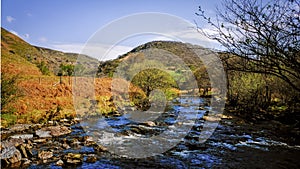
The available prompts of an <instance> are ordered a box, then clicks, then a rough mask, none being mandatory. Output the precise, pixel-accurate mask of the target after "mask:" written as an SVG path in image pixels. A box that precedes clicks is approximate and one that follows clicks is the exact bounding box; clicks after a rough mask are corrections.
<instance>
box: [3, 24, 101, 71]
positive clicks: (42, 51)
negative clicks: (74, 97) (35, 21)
mask: <svg viewBox="0 0 300 169" xmlns="http://www.w3.org/2000/svg"><path fill="white" fill-rule="evenodd" d="M1 53H2V54H1V60H2V63H1V66H2V68H1V71H2V72H8V73H12V74H20V73H21V74H26V75H40V74H41V73H44V72H41V67H42V66H44V67H46V68H47V69H49V71H50V72H49V74H54V75H56V74H57V73H58V71H59V69H60V65H61V64H66V65H68V64H74V63H75V62H76V59H77V57H78V54H76V53H65V52H61V51H56V50H52V49H47V48H43V47H38V46H33V45H31V44H29V43H27V42H25V41H24V40H22V39H21V38H19V37H18V36H16V35H14V34H12V33H10V32H9V31H7V30H5V29H4V28H1ZM80 56H81V63H82V64H94V65H87V66H90V67H94V66H95V65H96V66H97V65H98V64H99V62H98V60H96V59H94V58H91V57H89V56H86V55H80ZM79 64H80V63H79Z"/></svg>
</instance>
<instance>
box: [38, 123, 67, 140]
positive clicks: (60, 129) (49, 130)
mask: <svg viewBox="0 0 300 169" xmlns="http://www.w3.org/2000/svg"><path fill="white" fill-rule="evenodd" d="M69 133H71V130H70V129H69V128H68V127H66V126H49V127H44V128H42V129H40V130H38V131H36V135H38V136H39V137H40V138H47V137H52V136H53V137H58V136H62V135H65V134H69Z"/></svg>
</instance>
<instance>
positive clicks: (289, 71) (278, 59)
mask: <svg viewBox="0 0 300 169" xmlns="http://www.w3.org/2000/svg"><path fill="white" fill-rule="evenodd" d="M222 6H223V8H222V9H218V8H217V10H216V11H217V19H216V20H213V19H211V18H209V17H208V16H207V15H206V13H205V11H203V10H202V8H201V6H200V7H199V11H198V12H197V13H196V14H197V15H198V16H200V17H201V18H202V19H204V20H205V21H207V22H208V23H209V24H210V25H211V26H212V30H213V32H214V33H209V32H207V31H205V30H204V29H201V28H200V27H199V29H198V30H199V31H200V32H201V33H203V34H204V35H205V36H207V37H209V38H210V39H213V40H216V41H218V42H219V43H220V44H221V45H222V46H224V47H225V48H226V49H227V52H228V55H226V57H224V58H223V59H224V60H225V61H226V60H227V59H231V58H232V57H239V58H242V62H239V64H236V65H230V66H231V67H229V68H230V69H235V70H240V71H249V72H255V73H264V74H271V75H274V76H277V77H279V78H281V79H283V80H284V81H285V82H287V83H288V84H289V85H290V86H292V87H293V88H294V89H295V90H296V91H298V92H300V1H299V0H287V1H282V0H271V1H269V2H263V1H258V0H223V4H222Z"/></svg>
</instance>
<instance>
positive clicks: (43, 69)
mask: <svg viewBox="0 0 300 169" xmlns="http://www.w3.org/2000/svg"><path fill="white" fill-rule="evenodd" d="M37 67H38V68H39V69H40V71H41V72H42V74H43V75H50V70H49V68H48V66H47V64H46V63H45V62H44V61H41V62H40V63H38V64H37Z"/></svg>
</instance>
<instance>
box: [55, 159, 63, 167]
mask: <svg viewBox="0 0 300 169" xmlns="http://www.w3.org/2000/svg"><path fill="white" fill-rule="evenodd" d="M56 165H57V166H63V165H64V162H63V160H58V161H57V162H56Z"/></svg>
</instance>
